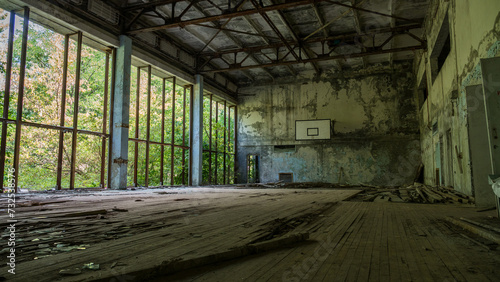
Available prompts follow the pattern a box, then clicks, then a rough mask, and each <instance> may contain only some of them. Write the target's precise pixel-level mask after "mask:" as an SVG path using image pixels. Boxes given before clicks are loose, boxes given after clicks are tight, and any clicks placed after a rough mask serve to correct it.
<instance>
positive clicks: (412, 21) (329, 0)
mask: <svg viewBox="0 0 500 282" xmlns="http://www.w3.org/2000/svg"><path fill="white" fill-rule="evenodd" d="M327 1H328V2H329V3H332V4H335V5H339V6H342V7H347V8H351V9H354V10H358V11H362V12H367V13H371V14H376V15H379V16H384V17H389V18H393V19H398V20H402V21H406V22H410V23H417V21H415V20H411V19H407V18H403V17H398V16H394V15H389V14H385V13H380V12H377V11H372V10H368V9H364V8H361V7H357V6H354V5H347V4H344V3H342V2H338V1H332V0H327Z"/></svg>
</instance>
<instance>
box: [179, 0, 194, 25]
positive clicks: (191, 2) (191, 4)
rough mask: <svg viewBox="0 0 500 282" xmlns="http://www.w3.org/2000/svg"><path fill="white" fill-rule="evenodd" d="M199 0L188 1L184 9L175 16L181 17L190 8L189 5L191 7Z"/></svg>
mask: <svg viewBox="0 0 500 282" xmlns="http://www.w3.org/2000/svg"><path fill="white" fill-rule="evenodd" d="M198 1H199V0H192V1H190V2H189V5H188V6H187V7H186V8H185V9H184V11H182V13H181V14H180V15H179V16H178V17H177V18H178V19H179V20H181V19H182V17H183V16H184V15H185V14H186V13H187V11H188V10H189V9H191V7H193V5H194V4H196V3H197V2H198Z"/></svg>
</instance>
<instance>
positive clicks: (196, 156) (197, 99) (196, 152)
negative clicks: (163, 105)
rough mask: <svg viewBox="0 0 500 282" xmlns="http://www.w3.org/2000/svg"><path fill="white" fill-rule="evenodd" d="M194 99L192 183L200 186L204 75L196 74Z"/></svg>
mask: <svg viewBox="0 0 500 282" xmlns="http://www.w3.org/2000/svg"><path fill="white" fill-rule="evenodd" d="M193 92H194V93H193V100H192V102H191V107H192V113H193V114H192V116H193V120H192V121H191V123H192V126H193V132H192V134H191V135H190V138H192V144H193V145H192V148H191V154H192V161H193V163H192V170H191V174H192V181H193V182H192V185H193V186H199V185H201V183H202V181H203V177H202V176H203V163H202V159H203V76H201V74H197V75H195V85H194V91H193Z"/></svg>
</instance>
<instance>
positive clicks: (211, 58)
mask: <svg viewBox="0 0 500 282" xmlns="http://www.w3.org/2000/svg"><path fill="white" fill-rule="evenodd" d="M215 58H216V57H210V58H208V59H205V62H203V64H202V65H201V66H200V67H199V68H198V69H200V70H202V69H203V68H204V67H205V66H206V65H208V63H210V62H211V61H212V60H213V59H215Z"/></svg>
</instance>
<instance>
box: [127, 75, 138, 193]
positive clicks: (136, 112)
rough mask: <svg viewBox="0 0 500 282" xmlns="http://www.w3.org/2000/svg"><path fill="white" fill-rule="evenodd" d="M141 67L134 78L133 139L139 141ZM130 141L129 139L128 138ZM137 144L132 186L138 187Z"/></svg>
mask: <svg viewBox="0 0 500 282" xmlns="http://www.w3.org/2000/svg"><path fill="white" fill-rule="evenodd" d="M140 88H141V67H137V78H136V91H135V93H136V98H135V134H134V136H135V138H136V139H139V104H140V101H141V99H140V96H141V89H140ZM129 140H130V138H129ZM138 159H139V143H135V146H134V186H135V187H137V186H139V183H138V180H137V166H138V165H139V160H138Z"/></svg>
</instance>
